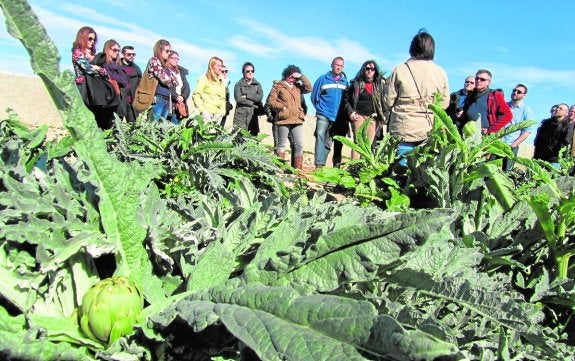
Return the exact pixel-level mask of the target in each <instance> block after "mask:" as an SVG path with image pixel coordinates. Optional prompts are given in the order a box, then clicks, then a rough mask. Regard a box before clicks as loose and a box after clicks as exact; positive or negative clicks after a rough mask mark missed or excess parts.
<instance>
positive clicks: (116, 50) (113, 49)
mask: <svg viewBox="0 0 575 361" xmlns="http://www.w3.org/2000/svg"><path fill="white" fill-rule="evenodd" d="M110 50H112V51H113V52H114V53H117V52H119V51H120V49H119V48H112V49H110Z"/></svg>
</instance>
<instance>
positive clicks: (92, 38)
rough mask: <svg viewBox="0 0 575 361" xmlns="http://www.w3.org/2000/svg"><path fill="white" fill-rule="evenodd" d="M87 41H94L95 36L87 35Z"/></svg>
mask: <svg viewBox="0 0 575 361" xmlns="http://www.w3.org/2000/svg"><path fill="white" fill-rule="evenodd" d="M88 41H96V38H95V37H93V36H88Z"/></svg>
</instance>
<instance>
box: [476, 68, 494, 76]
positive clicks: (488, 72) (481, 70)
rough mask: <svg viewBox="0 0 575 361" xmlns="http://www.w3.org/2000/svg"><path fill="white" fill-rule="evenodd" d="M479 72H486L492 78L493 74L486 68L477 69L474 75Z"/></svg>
mask: <svg viewBox="0 0 575 361" xmlns="http://www.w3.org/2000/svg"><path fill="white" fill-rule="evenodd" d="M479 74H487V75H489V77H490V78H493V76H492V75H491V72H490V71H489V70H487V69H479V70H478V71H477V73H475V76H478V75H479Z"/></svg>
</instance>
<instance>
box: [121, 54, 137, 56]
mask: <svg viewBox="0 0 575 361" xmlns="http://www.w3.org/2000/svg"><path fill="white" fill-rule="evenodd" d="M124 55H125V56H136V53H126V54H124Z"/></svg>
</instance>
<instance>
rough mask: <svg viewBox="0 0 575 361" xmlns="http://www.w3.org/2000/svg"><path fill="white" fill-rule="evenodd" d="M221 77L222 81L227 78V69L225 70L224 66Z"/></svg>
mask: <svg viewBox="0 0 575 361" xmlns="http://www.w3.org/2000/svg"><path fill="white" fill-rule="evenodd" d="M222 76H223V77H224V79H227V78H228V68H226V66H225V65H224V66H222Z"/></svg>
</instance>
